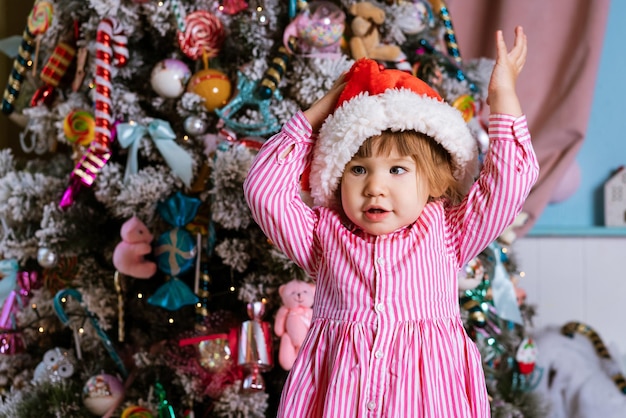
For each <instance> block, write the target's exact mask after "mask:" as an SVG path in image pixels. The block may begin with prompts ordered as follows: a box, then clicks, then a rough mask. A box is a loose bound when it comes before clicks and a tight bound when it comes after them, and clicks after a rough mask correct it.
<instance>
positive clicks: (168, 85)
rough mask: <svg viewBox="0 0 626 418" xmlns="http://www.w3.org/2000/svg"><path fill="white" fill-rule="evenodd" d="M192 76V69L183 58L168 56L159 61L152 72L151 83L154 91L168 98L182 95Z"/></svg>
mask: <svg viewBox="0 0 626 418" xmlns="http://www.w3.org/2000/svg"><path fill="white" fill-rule="evenodd" d="M190 78H191V70H190V69H189V67H188V66H187V64H185V63H184V62H182V61H181V60H177V59H174V58H167V59H164V60H163V61H159V62H158V63H157V65H155V66H154V68H153V69H152V73H151V74H150V84H151V85H152V88H153V89H154V91H155V92H156V93H157V94H158V95H159V96H161V97H163V98H166V99H175V98H177V97H180V96H181V95H182V94H183V93H184V92H185V88H186V87H187V83H188V82H189V79H190Z"/></svg>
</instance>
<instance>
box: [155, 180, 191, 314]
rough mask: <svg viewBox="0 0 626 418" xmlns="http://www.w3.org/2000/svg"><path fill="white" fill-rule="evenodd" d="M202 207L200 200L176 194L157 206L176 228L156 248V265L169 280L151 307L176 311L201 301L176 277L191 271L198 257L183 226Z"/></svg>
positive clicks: (158, 241)
mask: <svg viewBox="0 0 626 418" xmlns="http://www.w3.org/2000/svg"><path fill="white" fill-rule="evenodd" d="M201 204H202V202H201V201H200V199H197V198H195V197H189V196H185V195H183V194H182V193H180V192H177V193H176V194H174V195H173V196H171V197H170V198H168V199H167V200H166V201H165V202H161V203H159V205H158V207H157V211H158V212H159V214H160V215H161V217H162V218H163V219H164V220H165V221H166V222H167V223H168V224H170V225H172V226H174V228H173V229H171V230H169V231H166V232H164V233H163V234H161V236H160V237H159V238H158V239H157V242H156V245H155V249H154V255H155V257H156V263H157V266H158V268H159V270H161V271H163V272H164V273H165V274H167V275H168V276H170V278H169V280H168V281H167V282H165V283H164V284H163V285H162V286H161V287H159V289H157V291H156V292H155V293H154V294H153V295H152V296H151V297H150V298H149V299H148V303H150V304H151V305H155V306H160V307H161V308H164V309H168V310H171V311H174V310H177V309H180V308H181V307H183V306H185V305H193V304H196V303H197V302H198V297H197V296H196V295H195V294H194V293H193V292H192V291H191V289H189V286H187V285H186V284H185V283H184V282H183V281H182V280H180V279H179V278H178V277H177V276H179V275H181V274H184V273H186V272H187V271H189V270H190V269H191V268H192V267H193V265H194V261H195V259H196V257H197V256H198V248H197V246H196V242H195V240H194V239H193V237H192V236H191V234H190V233H189V232H188V231H187V230H186V229H185V228H184V227H185V225H187V224H188V223H189V222H191V221H192V220H193V219H194V218H195V216H196V214H197V213H198V208H199V207H200V205H201Z"/></svg>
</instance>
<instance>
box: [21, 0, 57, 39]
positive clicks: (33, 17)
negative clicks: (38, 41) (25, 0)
mask: <svg viewBox="0 0 626 418" xmlns="http://www.w3.org/2000/svg"><path fill="white" fill-rule="evenodd" d="M53 12H54V9H53V7H52V3H50V2H49V1H45V0H42V1H37V2H36V3H35V5H34V6H33V9H32V10H31V11H30V13H29V14H28V21H27V25H28V30H29V31H30V32H31V33H32V34H33V35H35V36H37V35H41V34H43V33H45V32H46V31H47V30H48V28H49V27H50V24H51V23H52V17H53V16H52V14H53Z"/></svg>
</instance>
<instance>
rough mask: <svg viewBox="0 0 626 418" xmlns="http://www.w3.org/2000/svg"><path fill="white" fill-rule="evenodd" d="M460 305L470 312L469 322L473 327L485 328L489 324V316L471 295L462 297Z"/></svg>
mask: <svg viewBox="0 0 626 418" xmlns="http://www.w3.org/2000/svg"><path fill="white" fill-rule="evenodd" d="M459 303H460V304H461V307H462V308H463V309H465V310H466V311H468V312H469V320H470V323H471V324H472V325H473V326H475V327H478V328H484V327H485V325H486V324H487V315H486V313H485V311H484V310H483V308H482V306H481V303H480V302H479V301H477V300H476V299H474V298H472V296H471V295H469V294H465V295H463V296H461V298H460V300H459Z"/></svg>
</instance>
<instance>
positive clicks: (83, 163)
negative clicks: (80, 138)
mask: <svg viewBox="0 0 626 418" xmlns="http://www.w3.org/2000/svg"><path fill="white" fill-rule="evenodd" d="M110 159H111V151H110V150H109V148H108V147H102V146H101V145H100V144H98V143H96V142H95V141H92V142H91V144H90V145H89V148H88V149H87V151H86V152H85V153H84V154H83V156H82V157H81V159H80V161H79V162H78V164H77V165H76V167H74V170H72V173H71V174H70V181H69V185H68V187H67V189H65V192H64V193H63V196H62V197H61V201H60V202H59V207H60V208H61V209H65V208H67V207H69V206H71V205H72V204H73V203H74V198H75V197H76V195H77V193H78V191H79V190H80V188H81V187H85V186H87V187H89V186H91V185H92V184H93V182H94V181H95V180H96V176H97V175H98V173H99V172H100V170H102V167H104V165H105V164H106V163H107V162H108V161H109V160H110Z"/></svg>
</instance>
